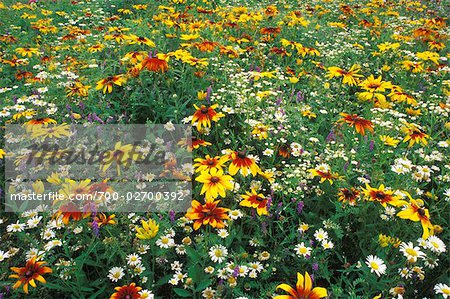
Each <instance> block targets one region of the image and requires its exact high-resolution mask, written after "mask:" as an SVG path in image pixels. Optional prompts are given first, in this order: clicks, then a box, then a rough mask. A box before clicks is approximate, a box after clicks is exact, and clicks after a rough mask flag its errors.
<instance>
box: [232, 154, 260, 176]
mask: <svg viewBox="0 0 450 299" xmlns="http://www.w3.org/2000/svg"><path fill="white" fill-rule="evenodd" d="M229 158H230V160H231V164H230V166H229V168H228V172H229V173H230V174H231V175H235V174H236V173H237V172H238V171H239V170H240V171H241V174H242V175H243V176H247V175H248V174H249V173H251V174H252V175H253V176H256V175H257V174H258V172H261V169H260V168H259V166H258V165H257V164H256V161H255V159H254V158H252V157H249V156H247V154H246V152H245V151H238V152H237V151H233V152H231V154H230V155H229Z"/></svg>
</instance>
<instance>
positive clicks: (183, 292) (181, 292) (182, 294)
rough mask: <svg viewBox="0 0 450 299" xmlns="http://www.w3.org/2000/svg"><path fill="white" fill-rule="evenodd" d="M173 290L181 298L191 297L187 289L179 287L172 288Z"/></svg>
mask: <svg viewBox="0 0 450 299" xmlns="http://www.w3.org/2000/svg"><path fill="white" fill-rule="evenodd" d="M173 290H174V292H175V293H176V294H177V295H178V296H180V297H183V298H187V297H191V298H192V293H191V292H189V291H188V290H185V289H180V288H174V289H173Z"/></svg>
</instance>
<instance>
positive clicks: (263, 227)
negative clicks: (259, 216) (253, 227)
mask: <svg viewBox="0 0 450 299" xmlns="http://www.w3.org/2000/svg"><path fill="white" fill-rule="evenodd" d="M261 230H262V232H263V234H267V223H266V222H265V221H263V222H261Z"/></svg>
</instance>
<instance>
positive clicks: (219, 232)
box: [217, 229, 229, 239]
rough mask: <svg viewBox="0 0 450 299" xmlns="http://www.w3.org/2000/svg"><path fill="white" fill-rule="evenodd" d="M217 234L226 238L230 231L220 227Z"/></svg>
mask: <svg viewBox="0 0 450 299" xmlns="http://www.w3.org/2000/svg"><path fill="white" fill-rule="evenodd" d="M217 235H219V237H221V238H222V239H225V238H226V237H228V235H229V233H228V232H227V230H226V229H219V230H218V231H217Z"/></svg>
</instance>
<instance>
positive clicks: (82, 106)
mask: <svg viewBox="0 0 450 299" xmlns="http://www.w3.org/2000/svg"><path fill="white" fill-rule="evenodd" d="M78 106H79V107H80V109H81V110H84V109H86V106H85V105H84V103H83V101H80V102H79V103H78Z"/></svg>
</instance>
